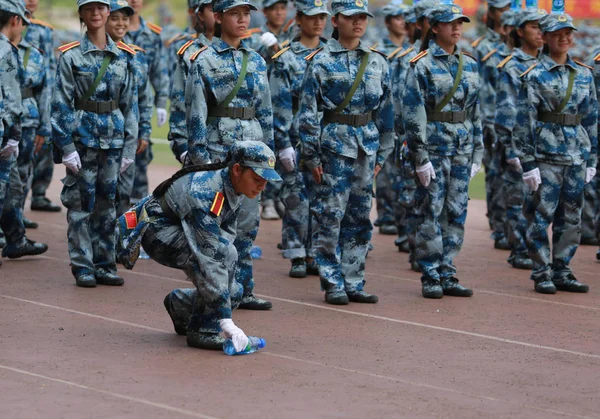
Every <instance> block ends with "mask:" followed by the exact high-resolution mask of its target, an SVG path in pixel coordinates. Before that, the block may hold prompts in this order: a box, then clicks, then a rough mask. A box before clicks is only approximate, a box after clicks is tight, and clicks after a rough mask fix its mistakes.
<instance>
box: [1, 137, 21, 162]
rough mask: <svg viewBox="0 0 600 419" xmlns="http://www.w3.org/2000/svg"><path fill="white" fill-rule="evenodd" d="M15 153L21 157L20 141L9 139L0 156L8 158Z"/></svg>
mask: <svg viewBox="0 0 600 419" xmlns="http://www.w3.org/2000/svg"><path fill="white" fill-rule="evenodd" d="M12 155H14V156H15V157H19V142H18V141H16V140H8V141H7V143H6V145H5V146H4V148H3V149H2V150H0V157H5V158H8V157H10V156H12Z"/></svg>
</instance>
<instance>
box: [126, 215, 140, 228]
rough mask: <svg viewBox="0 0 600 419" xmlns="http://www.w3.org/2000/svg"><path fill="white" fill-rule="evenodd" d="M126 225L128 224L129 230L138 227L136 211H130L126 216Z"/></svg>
mask: <svg viewBox="0 0 600 419" xmlns="http://www.w3.org/2000/svg"><path fill="white" fill-rule="evenodd" d="M124 215H125V223H126V224H127V229H128V230H133V229H134V228H136V227H137V224H138V220H137V215H136V213H135V211H128V212H126V213H125V214H124Z"/></svg>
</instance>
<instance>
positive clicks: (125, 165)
mask: <svg viewBox="0 0 600 419" xmlns="http://www.w3.org/2000/svg"><path fill="white" fill-rule="evenodd" d="M133 162H134V160H133V159H128V158H127V157H123V159H122V160H121V171H120V172H119V173H123V172H124V171H125V170H127V168H128V167H129V166H131V165H132V164H133Z"/></svg>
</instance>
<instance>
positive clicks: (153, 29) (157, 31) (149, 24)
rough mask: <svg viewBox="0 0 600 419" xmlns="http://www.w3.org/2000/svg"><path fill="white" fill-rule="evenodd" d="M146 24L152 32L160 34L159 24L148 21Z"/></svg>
mask: <svg viewBox="0 0 600 419" xmlns="http://www.w3.org/2000/svg"><path fill="white" fill-rule="evenodd" d="M147 25H148V27H149V28H150V30H151V31H152V32H154V33H155V34H157V35H160V34H161V33H162V28H161V27H160V26H158V25H155V24H154V23H150V22H148V23H147Z"/></svg>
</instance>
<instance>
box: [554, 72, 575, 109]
mask: <svg viewBox="0 0 600 419" xmlns="http://www.w3.org/2000/svg"><path fill="white" fill-rule="evenodd" d="M576 73H577V71H576V70H573V69H572V68H571V69H570V71H569V85H568V86H567V93H566V94H565V98H564V99H563V101H562V102H560V105H558V108H556V109H555V110H554V112H556V113H561V112H562V111H563V109H565V106H567V103H569V99H571V95H572V94H573V83H574V82H575V74H576Z"/></svg>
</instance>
